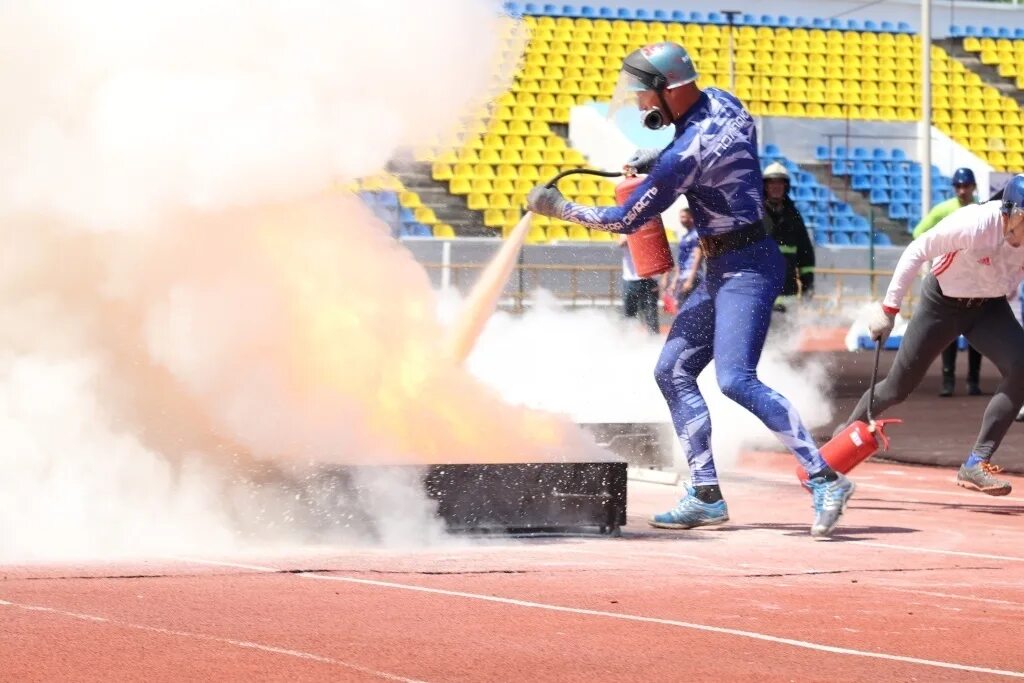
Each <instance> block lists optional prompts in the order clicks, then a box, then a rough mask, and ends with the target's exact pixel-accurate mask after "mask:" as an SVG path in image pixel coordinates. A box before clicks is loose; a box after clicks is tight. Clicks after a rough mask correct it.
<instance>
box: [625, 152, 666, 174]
mask: <svg viewBox="0 0 1024 683" xmlns="http://www.w3.org/2000/svg"><path fill="white" fill-rule="evenodd" d="M659 156H661V150H660V149H653V148H652V149H638V150H637V151H635V152H633V156H631V157H630V158H629V160H628V161H626V168H631V169H633V170H634V171H636V172H637V173H645V174H646V173H650V172H651V166H654V162H656V161H657V160H658V157H659Z"/></svg>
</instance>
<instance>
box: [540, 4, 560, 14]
mask: <svg viewBox="0 0 1024 683" xmlns="http://www.w3.org/2000/svg"><path fill="white" fill-rule="evenodd" d="M541 12H542V13H543V14H546V15H547V16H549V17H557V16H561V14H562V8H560V7H559V6H558V5H552V4H546V5H544V9H542V10H541Z"/></svg>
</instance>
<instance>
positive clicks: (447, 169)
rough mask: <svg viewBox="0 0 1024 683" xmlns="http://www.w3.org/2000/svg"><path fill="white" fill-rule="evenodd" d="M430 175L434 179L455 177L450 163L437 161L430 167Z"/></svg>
mask: <svg viewBox="0 0 1024 683" xmlns="http://www.w3.org/2000/svg"><path fill="white" fill-rule="evenodd" d="M430 177H431V178H433V179H434V180H450V179H451V178H452V177H453V174H452V167H451V165H450V164H439V163H435V164H433V165H432V166H431V167H430Z"/></svg>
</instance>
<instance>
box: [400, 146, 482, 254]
mask: <svg viewBox="0 0 1024 683" xmlns="http://www.w3.org/2000/svg"><path fill="white" fill-rule="evenodd" d="M388 170H390V171H391V172H392V173H394V174H395V175H396V176H398V177H399V178H400V179H401V181H402V184H403V185H405V186H406V187H407V188H409V190H411V191H413V192H415V193H416V194H418V195H419V197H420V201H421V202H422V205H423V206H425V207H427V208H429V209H430V210H432V211H433V212H434V215H435V216H436V217H437V219H438V221H440V222H441V223H445V224H448V225H450V226H451V227H452V230H453V231H454V233H455V235H454V236H455V237H494V236H495V232H494V230H493V229H491V228H487V227H485V226H484V214H483V212H482V211H476V210H473V209H470V208H469V206H468V205H467V202H466V197H464V196H459V195H454V194H452V193H451V192H449V190H448V184H447V183H444V182H440V181H437V180H434V179H433V177H432V176H431V164H430V163H429V162H422V161H414V160H412V159H408V160H404V159H403V160H399V161H396V162H392V163H391V164H390V165H389V166H388ZM438 236H439V237H440V236H441V235H438Z"/></svg>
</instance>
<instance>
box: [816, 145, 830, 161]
mask: <svg viewBox="0 0 1024 683" xmlns="http://www.w3.org/2000/svg"><path fill="white" fill-rule="evenodd" d="M831 158H832V155H831V154H829V153H828V147H826V146H825V145H818V146H817V147H815V148H814V160H815V161H828V160H829V159H831Z"/></svg>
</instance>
